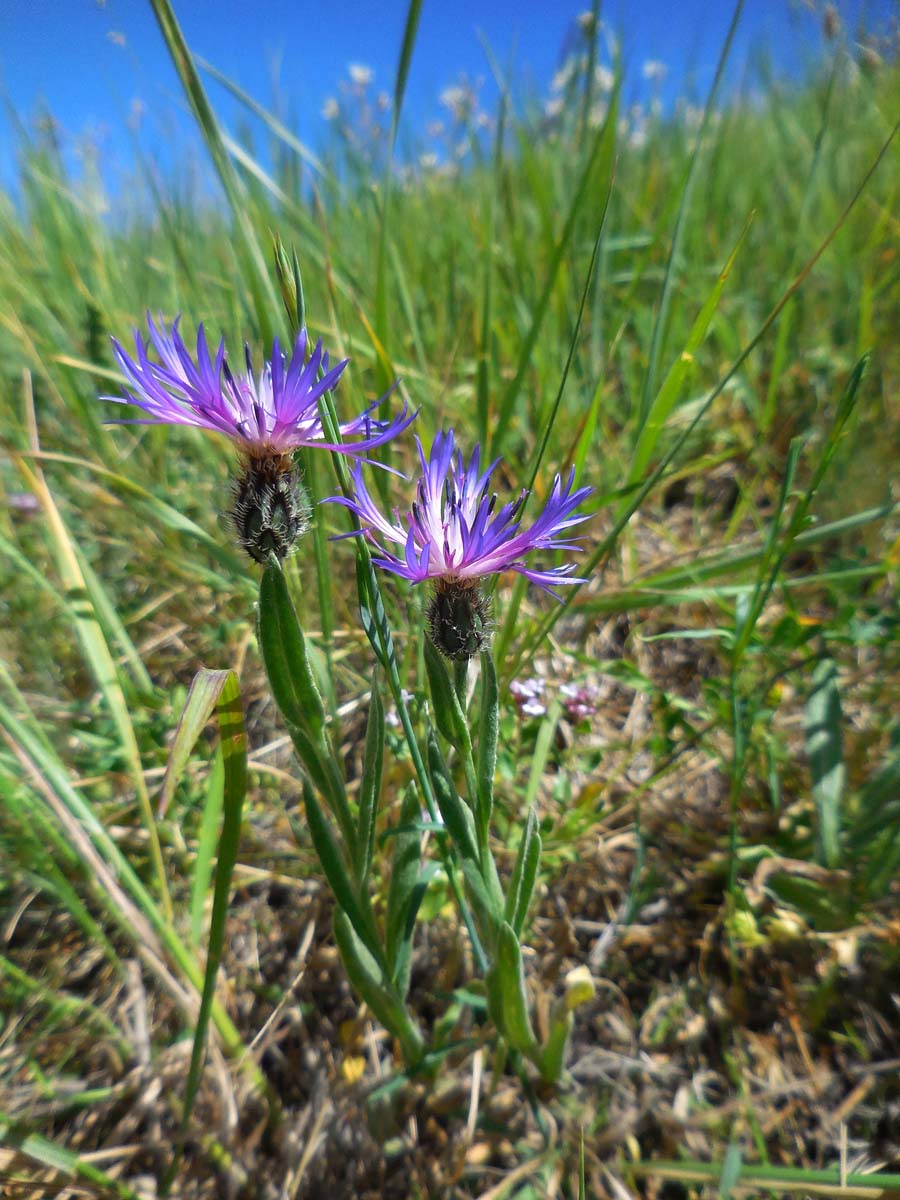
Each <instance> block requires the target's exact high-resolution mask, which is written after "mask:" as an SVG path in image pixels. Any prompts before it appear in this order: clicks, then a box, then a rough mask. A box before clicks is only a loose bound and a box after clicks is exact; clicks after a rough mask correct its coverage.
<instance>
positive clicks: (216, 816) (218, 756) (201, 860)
mask: <svg viewBox="0 0 900 1200" xmlns="http://www.w3.org/2000/svg"><path fill="white" fill-rule="evenodd" d="M224 791H225V764H224V762H223V761H222V751H221V750H220V749H218V748H217V749H216V753H215V755H214V757H213V760H212V765H211V766H210V769H209V779H208V780H207V783H206V802H205V804H204V805H203V812H202V814H201V816H200V832H199V835H198V837H197V860H196V862H195V863H194V874H193V878H192V880H191V941H192V943H193V944H194V945H195V946H199V944H200V938H201V937H202V935H203V909H204V906H205V904H206V895H207V892H208V891H209V884H210V881H211V879H212V873H213V859H214V858H215V852H216V840H217V838H218V833H219V820H220V818H221V816H222V803H223V800H224Z"/></svg>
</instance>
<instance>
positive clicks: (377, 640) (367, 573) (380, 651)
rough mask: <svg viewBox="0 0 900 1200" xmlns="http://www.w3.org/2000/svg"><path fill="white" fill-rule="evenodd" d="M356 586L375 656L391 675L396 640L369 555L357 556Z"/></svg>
mask: <svg viewBox="0 0 900 1200" xmlns="http://www.w3.org/2000/svg"><path fill="white" fill-rule="evenodd" d="M356 588H357V594H358V596H359V615H360V620H361V622H362V627H363V630H364V632H365V635H366V637H367V638H368V639H369V644H370V645H371V647H372V649H373V650H374V652H375V657H376V658H377V659H378V661H379V662H380V663H381V665H382V666H383V667H384V669H385V670H386V671H387V672H388V674H389V675H390V673H391V669H392V667H393V669H394V670H396V657H395V655H394V641H393V638H392V637H391V627H390V625H389V624H388V619H387V613H386V612H385V611H384V604H383V602H382V599H381V591H380V590H379V588H378V585H377V581H376V580H375V579H374V572H373V569H372V563H371V560H370V559H369V557H368V555H363V554H357V556H356Z"/></svg>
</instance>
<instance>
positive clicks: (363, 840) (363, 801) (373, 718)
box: [356, 680, 418, 883]
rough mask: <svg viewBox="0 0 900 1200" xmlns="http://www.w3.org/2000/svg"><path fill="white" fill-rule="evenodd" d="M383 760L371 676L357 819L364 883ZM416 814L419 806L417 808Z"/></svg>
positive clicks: (379, 707) (379, 710)
mask: <svg viewBox="0 0 900 1200" xmlns="http://www.w3.org/2000/svg"><path fill="white" fill-rule="evenodd" d="M383 761H384V705H383V704H382V702H381V693H380V692H379V690H378V684H377V683H376V682H375V681H374V680H373V682H372V695H371V699H370V700H369V721H368V725H367V726H366V749H365V754H364V755H363V770H362V779H361V781H360V787H359V820H358V825H357V831H358V832H357V840H356V847H357V851H356V852H357V860H358V862H357V877H358V878H359V880H360V882H362V883H364V882H365V881H366V879H368V877H369V871H370V870H371V868H372V852H373V850H374V847H375V819H376V817H377V816H378V797H379V795H380V793H381V768H382V764H383ZM416 815H418V810H417V812H416Z"/></svg>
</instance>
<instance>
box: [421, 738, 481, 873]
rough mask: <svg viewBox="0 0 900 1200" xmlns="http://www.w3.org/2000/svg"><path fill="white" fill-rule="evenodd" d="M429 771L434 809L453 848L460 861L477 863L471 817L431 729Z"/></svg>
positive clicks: (473, 824) (476, 846)
mask: <svg viewBox="0 0 900 1200" xmlns="http://www.w3.org/2000/svg"><path fill="white" fill-rule="evenodd" d="M428 770H429V775H430V776H431V784H432V787H433V788H434V797H435V799H436V800H437V806H438V808H439V809H440V813H441V816H442V817H443V819H444V824H445V826H446V827H447V832H448V833H449V834H450V837H451V838H452V839H453V844H454V845H455V846H456V849H457V850H458V851H459V853H460V855H461V856H462V858H463V861H465V860H467V859H469V860H471V861H472V862H474V863H478V861H479V859H478V844H477V840H476V837H475V822H474V821H473V819H472V813H471V812H470V811H469V808H468V806H467V805H466V804H464V803H463V801H462V800H461V799H460V796H459V793H458V792H457V790H456V788H455V787H454V785H453V780H452V779H451V778H450V772H449V770H448V769H447V764H446V762H445V761H444V756H443V754H442V753H441V748H440V746H439V745H438V741H437V738H436V737H435V736H434V730H433V729H429V731H428Z"/></svg>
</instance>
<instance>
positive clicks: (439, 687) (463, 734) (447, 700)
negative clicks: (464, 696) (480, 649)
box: [425, 637, 474, 801]
mask: <svg viewBox="0 0 900 1200" xmlns="http://www.w3.org/2000/svg"><path fill="white" fill-rule="evenodd" d="M425 670H426V672H427V674H428V687H429V690H430V692H431V705H432V708H433V710H434V721H435V724H436V725H437V727H438V729H439V730H440V732H441V733H442V734H443V735H444V737H445V738H446V739H447V741H448V742H449V743H450V744H451V745H452V746H457V747H459V749H460V750H461V751H462V752H463V753H464V754H465V753H467V752H468V753H469V754H471V753H472V739H471V737H470V735H469V727H468V725H467V724H466V716H465V713H464V712H463V710H462V706H461V705H460V702H459V697H458V696H457V694H456V689H455V688H454V686H453V682H452V680H451V679H450V672H449V671H448V670H447V664H446V663H445V662H444V659H443V656H442V655H441V654H440V652H439V651H438V649H437V648H436V646H435V645H434V643H433V642H432V640H431V638H427V637H426V638H425ZM473 801H474V797H473Z"/></svg>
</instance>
